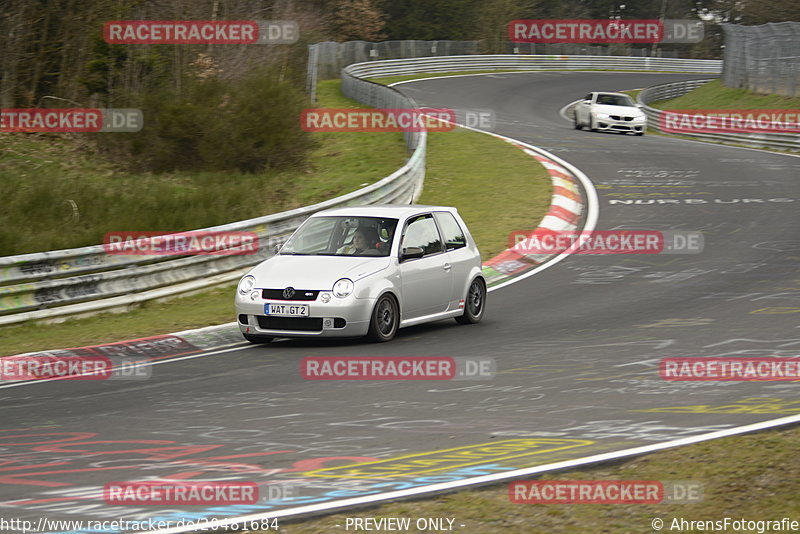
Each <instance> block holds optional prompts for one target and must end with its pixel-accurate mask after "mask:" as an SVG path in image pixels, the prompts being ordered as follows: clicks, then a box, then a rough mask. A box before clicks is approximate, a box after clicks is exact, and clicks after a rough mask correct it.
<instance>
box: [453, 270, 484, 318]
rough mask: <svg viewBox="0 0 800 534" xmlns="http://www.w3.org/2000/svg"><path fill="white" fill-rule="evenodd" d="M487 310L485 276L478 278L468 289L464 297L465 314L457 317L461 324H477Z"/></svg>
mask: <svg viewBox="0 0 800 534" xmlns="http://www.w3.org/2000/svg"><path fill="white" fill-rule="evenodd" d="M485 311H486V282H484V280H483V278H480V277H478V278H476V279H474V280H473V281H472V283H471V284H470V285H469V289H467V297H466V298H465V299H464V314H463V315H459V316H458V317H456V318H455V319H456V321H458V322H459V323H460V324H475V323H479V322H481V319H483V314H484V312H485Z"/></svg>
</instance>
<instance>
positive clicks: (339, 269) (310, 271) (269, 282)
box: [249, 255, 392, 290]
mask: <svg viewBox="0 0 800 534" xmlns="http://www.w3.org/2000/svg"><path fill="white" fill-rule="evenodd" d="M391 260H392V259H391V258H390V257H386V258H383V257H380V258H363V257H361V258H359V257H353V256H289V255H278V256H274V257H272V258H270V259H268V260H266V261H265V262H263V263H260V264H259V265H257V266H256V267H255V268H253V270H251V271H250V273H249V274H252V275H253V276H255V277H256V287H257V288H260V289H264V288H269V289H280V288H284V287H288V286H292V287H295V288H301V289H320V290H329V289H331V288H333V284H334V282H336V281H337V280H338V279H340V278H349V279H351V280H352V281H354V282H355V281H357V280H359V279H361V278H364V277H366V276H369V275H371V274H374V273H376V272H378V271H381V270H383V269H386V268H388V267H389V264H390V263H391Z"/></svg>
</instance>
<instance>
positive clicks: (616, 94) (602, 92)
mask: <svg viewBox="0 0 800 534" xmlns="http://www.w3.org/2000/svg"><path fill="white" fill-rule="evenodd" d="M595 94H597V95H614V96H627V97H629V98H630V96H631V95H626V94H625V93H610V92H607V91H595Z"/></svg>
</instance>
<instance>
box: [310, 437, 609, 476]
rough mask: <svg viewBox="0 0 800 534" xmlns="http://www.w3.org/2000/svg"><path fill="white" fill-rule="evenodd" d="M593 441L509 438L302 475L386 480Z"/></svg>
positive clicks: (584, 444) (330, 468)
mask: <svg viewBox="0 0 800 534" xmlns="http://www.w3.org/2000/svg"><path fill="white" fill-rule="evenodd" d="M593 443H594V441H588V440H583V439H547V438H525V439H509V440H505V441H495V442H489V443H479V444H477V445H467V446H466V447H455V448H453V449H443V450H440V451H431V452H422V453H417V454H409V455H406V456H398V457H396V458H388V459H386V460H378V461H373V462H365V463H360V464H353V465H344V466H340V467H327V468H324V469H317V470H314V471H308V472H306V473H304V475H306V476H311V477H330V478H387V477H399V476H411V475H420V474H423V473H435V472H437V471H450V470H453V469H457V468H461V467H467V466H470V465H479V464H484V463H487V462H497V461H500V460H509V459H511V458H521V457H524V456H533V455H535V454H543V453H546V452H554V451H561V450H565V449H572V448H575V447H584V446H586V445H591V444H593Z"/></svg>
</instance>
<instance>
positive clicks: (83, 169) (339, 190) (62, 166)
mask: <svg viewBox="0 0 800 534" xmlns="http://www.w3.org/2000/svg"><path fill="white" fill-rule="evenodd" d="M318 96H319V103H320V104H319V107H363V106H360V105H357V104H356V103H355V102H353V101H351V100H349V99H346V98H344V96H342V94H341V91H340V89H339V83H338V81H337V80H331V81H326V82H322V83H320V85H319V87H318ZM96 135H125V134H96ZM312 135H313V136H314V137H315V138H316V139H317V140H318V141H319V146H318V148H316V149H315V150H314V151H313V152H312V153H311V155H310V158H309V162H308V164H307V166H306V167H305V168H301V169H295V170H292V171H291V172H275V171H269V172H263V173H257V174H243V173H232V172H204V173H189V172H175V173H167V174H158V175H153V174H133V173H127V172H122V171H120V170H119V169H118V168H117V167H116V166H115V165H114V164H112V163H111V162H109V161H107V160H105V159H103V158H102V157H101V156H100V155H99V154H98V153H97V152H96V151H95V150H94V149H93V148H92V145H91V144H90V143H88V142H87V141H86V140H85V139H84V138H80V137H76V136H72V135H69V134H10V133H0V189H2V191H3V193H4V195H3V196H4V198H3V204H4V206H3V209H2V210H0V256H8V255H14V254H23V253H28V252H39V251H46V250H57V249H63V248H72V247H80V246H87V245H95V244H98V243H102V241H103V236H104V235H105V233H106V232H108V231H133V230H135V231H180V230H190V229H196V228H204V227H208V226H214V225H218V224H224V223H227V222H233V221H238V220H243V219H247V218H251V217H258V216H260V215H266V214H269V213H275V212H279V211H283V210H287V209H292V208H297V207H300V206H304V205H308V204H313V203H315V202H320V201H322V200H327V199H329V198H332V197H335V196H338V195H341V194H344V193H347V192H349V191H353V190H356V189H359V188H360V187H362V186H363V185H364V184H367V183H373V182H375V181H377V180H378V179H380V178H383V177H384V176H388V175H389V174H391V173H392V172H394V171H395V170H397V168H399V167H400V166H402V165H403V164H404V163H405V160H406V155H407V154H406V152H407V150H406V146H405V142H404V140H403V136H402V134H400V133H379V134H371V135H370V134H365V133H353V132H346V133H344V132H337V133H315V134H312ZM73 203H74V205H75V206H76V207H77V214H75V213H74V211H73V207H72V206H73ZM76 215H77V216H76Z"/></svg>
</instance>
